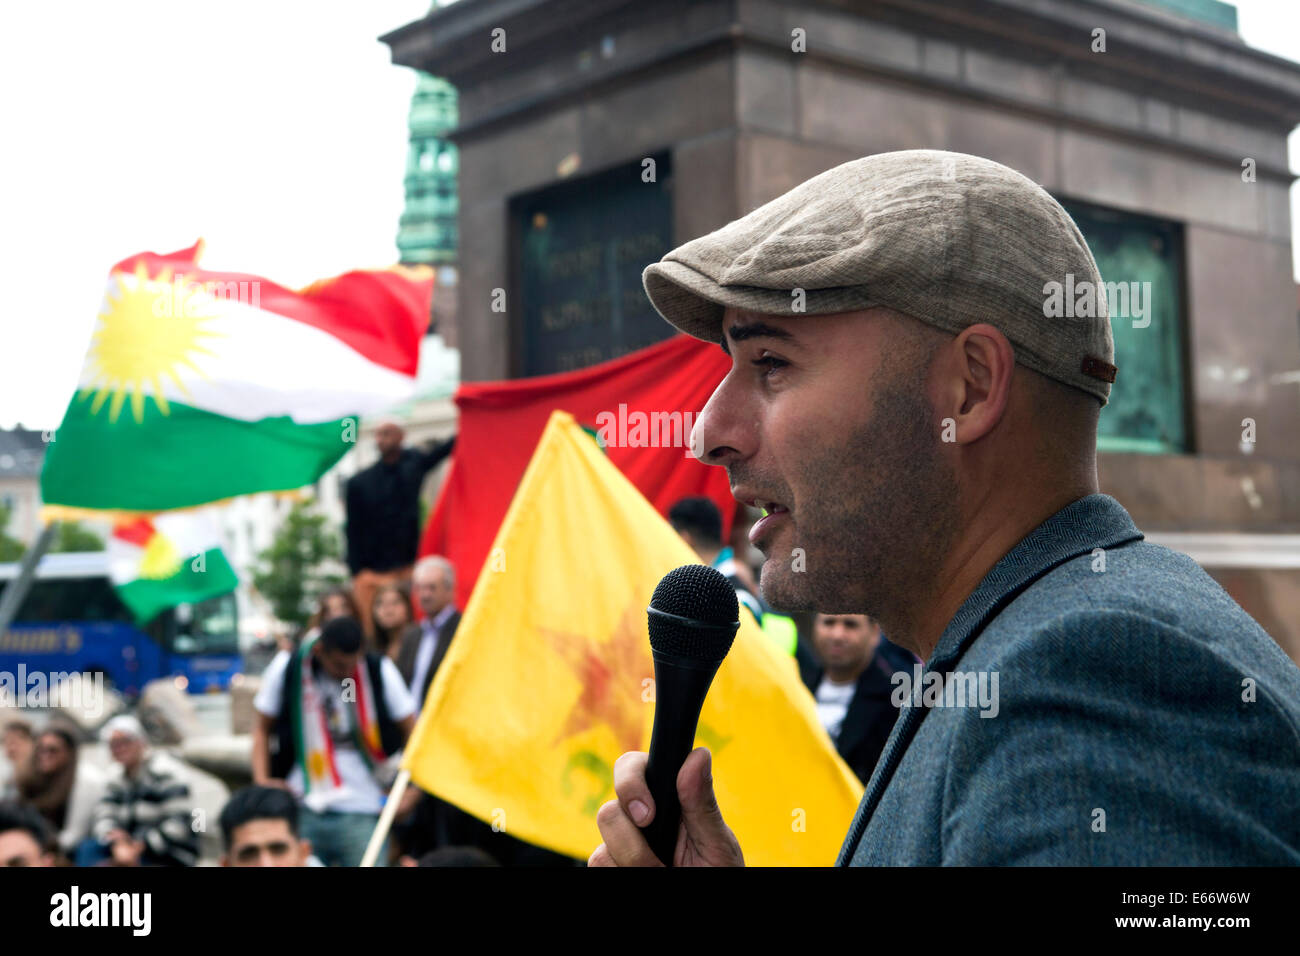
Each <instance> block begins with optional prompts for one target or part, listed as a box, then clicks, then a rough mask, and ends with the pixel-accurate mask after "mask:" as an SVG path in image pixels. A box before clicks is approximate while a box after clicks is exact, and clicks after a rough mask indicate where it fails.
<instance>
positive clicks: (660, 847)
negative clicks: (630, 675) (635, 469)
mask: <svg viewBox="0 0 1300 956" xmlns="http://www.w3.org/2000/svg"><path fill="white" fill-rule="evenodd" d="M646 612H647V615H648V617H649V624H650V650H651V652H652V653H653V655H654V661H655V724H654V730H653V731H651V734H650V755H649V759H648V760H647V761H646V767H645V779H646V783H647V784H648V785H649V787H650V795H651V796H652V797H653V798H654V802H655V817H654V819H653V820H651V821H650V823H649V825H647V826H646V827H645V828H644V829H643V830H642V832H643V833H644V834H645V838H646V842H648V843H649V844H650V849H651V850H653V851H654V854H655V856H657V857H659V859H660V861H661V862H662V863H663V864H664V866H672V865H673V851H674V850H675V849H676V847H677V829H678V825H679V824H680V822H681V819H682V805H681V801H679V800H678V799H677V772H678V771H679V770H681V769H682V764H683V763H685V762H686V758H687V757H688V756H689V755H690V753H691V749H692V748H693V746H694V744H695V725H696V724H697V723H699V720H700V710H701V709H702V708H703V707H704V697H705V695H706V694H708V692H709V685H710V684H711V683H713V675H714V674H716V673H717V672H718V666H719V665H720V664H721V663H722V660H723V658H725V657H726V656H727V651H729V650H731V643H732V641H734V640H735V639H736V630H737V629H738V628H739V627H740V606H739V604H738V603H737V601H736V589H735V588H734V587H732V585H731V582H730V581H728V580H727V579H726V578H725V577H723V576H722V575H721V574H720V573H718V571H716V570H715V569H713V568H710V567H707V566H706V565H703V564H685V565H682V567H680V568H677V569H675V570H673V571H669V572H668V573H667V574H665V575H664V577H663V580H661V581H660V582H659V585H658V586H657V587H656V588H655V593H654V596H653V597H652V598H651V599H650V606H649V607H648V608H646Z"/></svg>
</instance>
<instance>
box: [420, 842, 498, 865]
mask: <svg viewBox="0 0 1300 956" xmlns="http://www.w3.org/2000/svg"><path fill="white" fill-rule="evenodd" d="M416 865H417V866H500V865H501V864H500V863H498V862H497V859H496V857H494V856H493V855H492V854H490V853H488V852H487V851H486V850H482V849H479V848H478V847H476V846H444V847H439V848H438V849H436V850H430V851H429V852H428V853H426V854H424V856H422V857H420V859H419V861H418V862H417V863H416Z"/></svg>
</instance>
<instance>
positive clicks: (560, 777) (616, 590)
mask: <svg viewBox="0 0 1300 956" xmlns="http://www.w3.org/2000/svg"><path fill="white" fill-rule="evenodd" d="M695 561H696V557H695V555H694V553H693V552H692V551H691V550H690V549H689V548H688V547H687V546H686V545H685V544H684V543H683V542H682V540H681V539H680V538H679V537H678V536H677V534H676V533H675V532H674V531H673V530H672V528H671V527H669V525H668V523H667V522H666V521H665V520H664V519H663V518H662V517H660V516H659V514H658V513H657V512H656V511H655V509H654V507H653V506H652V505H651V504H650V503H649V502H648V501H647V500H646V499H645V498H644V497H643V496H642V495H641V493H640V492H639V491H637V489H636V487H635V486H633V485H632V483H631V482H630V481H628V479H627V478H625V477H624V476H623V474H622V473H621V472H620V471H619V470H618V469H617V468H616V467H615V466H614V465H613V463H611V462H610V461H609V459H607V458H606V457H605V456H604V454H602V452H601V450H600V448H599V446H598V445H597V444H596V442H595V441H593V440H592V437H591V436H590V435H589V434H587V433H586V432H585V431H584V430H583V429H582V428H581V427H580V426H579V425H578V424H576V423H575V421H574V419H573V416H571V415H569V414H568V413H567V412H560V411H557V412H554V413H553V414H552V415H551V418H550V421H549V422H548V423H547V425H546V428H545V430H544V431H543V433H542V437H541V440H540V442H539V443H538V445H537V450H536V451H535V452H534V454H533V458H532V461H531V462H530V463H529V465H528V468H527V470H526V471H525V473H524V476H523V480H522V482H521V483H520V485H519V490H518V492H517V493H516V494H515V497H514V500H513V501H512V502H511V504H510V508H509V510H508V511H507V513H506V517H505V521H504V522H503V524H502V525H501V528H500V530H499V531H498V532H497V537H496V540H495V542H494V544H493V547H492V550H491V552H490V553H489V555H488V558H487V561H486V563H485V564H484V566H483V570H482V572H481V573H480V574H479V578H478V582H477V584H476V585H475V587H474V591H473V594H472V596H471V597H470V600H469V605H468V607H467V608H466V610H465V616H464V618H463V619H462V620H461V623H460V627H459V628H458V629H457V632H456V637H455V639H454V640H453V641H452V642H451V646H450V648H449V650H448V652H447V657H446V659H445V660H444V661H443V663H442V666H441V667H439V669H438V673H437V676H436V677H435V679H434V682H433V686H432V687H431V688H430V689H429V698H428V700H427V701H426V702H425V705H424V707H423V709H422V710H421V712H420V717H419V721H418V722H417V724H416V727H415V731H414V733H413V735H412V737H411V739H410V741H409V743H408V745H407V747H406V752H405V757H404V758H403V764H402V766H403V767H404V768H405V769H407V770H409V771H410V772H411V777H412V779H413V780H414V781H415V782H416V783H417V784H418V785H419V786H420V787H421V788H423V789H424V790H427V791H430V792H432V793H435V794H437V795H438V796H440V797H443V798H444V799H446V800H449V801H451V802H452V803H454V804H456V805H458V806H460V807H461V808H463V809H464V810H466V811H468V812H469V813H472V814H473V815H475V816H477V817H479V818H481V819H483V820H487V821H490V822H491V823H493V824H494V825H496V826H499V827H501V828H504V829H505V830H506V832H508V833H512V834H514V835H515V836H517V837H520V838H522V839H524V840H528V841H530V842H532V843H537V844H540V845H542V846H545V847H548V848H551V849H554V850H557V851H559V852H561V853H565V854H568V855H570V856H575V857H581V858H586V857H587V856H588V855H590V853H591V851H592V850H594V849H595V848H596V847H597V846H598V845H599V844H600V832H599V830H598V829H597V827H596V811H597V809H599V807H600V805H601V804H602V803H604V802H605V801H607V800H611V799H613V798H614V781H613V768H614V761H615V760H616V759H617V758H618V756H619V755H620V754H622V753H623V752H625V751H628V750H646V749H647V748H648V747H649V744H650V731H651V728H652V724H653V721H654V680H653V678H654V664H653V661H652V659H651V656H650V644H649V636H648V634H647V631H646V610H645V609H646V606H647V605H648V604H649V603H650V597H651V595H652V594H653V592H654V588H655V585H656V584H658V583H659V579H660V578H661V577H662V576H663V575H664V574H666V573H667V572H669V571H671V570H672V569H673V568H675V567H678V566H680V565H683V564H690V563H693V562H695ZM696 743H697V745H703V746H707V747H708V748H709V749H710V750H711V751H712V752H713V779H714V788H715V791H716V793H717V797H718V803H719V805H720V806H721V808H722V812H723V815H724V816H725V817H726V820H727V823H728V824H729V825H730V826H731V828H732V830H734V831H735V833H736V836H737V838H738V839H739V840H740V845H741V847H742V849H743V850H744V853H745V859H746V860H747V861H748V862H750V863H754V864H758V865H769V866H771V865H785V866H789V865H814V866H818V865H820V866H830V865H831V864H833V863H834V862H835V856H836V853H837V852H838V851H839V848H840V844H841V842H842V841H843V838H844V833H845V832H846V831H847V829H848V827H849V824H850V822H851V821H852V819H853V814H854V810H855V809H856V807H857V803H858V800H859V799H860V797H861V795H862V786H861V784H859V783H858V781H857V778H856V777H854V775H853V773H852V771H850V770H849V768H848V767H847V766H846V765H845V764H844V762H843V761H842V760H841V759H840V757H839V755H838V754H837V753H836V752H835V748H834V746H833V745H832V744H831V741H830V738H829V737H827V735H826V733H825V731H824V730H823V729H822V726H821V724H820V722H819V721H818V719H817V713H816V707H815V705H814V703H813V699H812V696H811V695H810V694H809V693H808V691H807V689H806V688H805V687H804V686H803V684H802V682H801V681H800V680H799V675H798V673H797V672H796V670H795V665H794V662H793V660H792V659H791V658H790V657H789V655H786V654H782V653H781V652H780V651H778V650H777V649H776V648H775V647H773V646H772V644H771V643H770V642H769V641H768V640H766V639H765V638H764V637H763V635H762V633H761V632H760V631H759V629H758V626H757V624H755V623H754V621H753V619H752V618H750V617H749V616H748V615H744V614H742V615H741V624H740V631H739V633H738V634H737V635H736V640H735V643H734V644H733V646H732V649H731V653H730V654H728V656H727V658H726V660H725V661H724V662H723V664H722V667H721V668H720V669H719V671H718V674H717V677H716V678H715V679H714V681H713V687H712V689H711V690H710V692H709V696H708V699H707V700H706V702H705V704H704V711H703V713H702V714H701V717H700V724H699V730H698V733H697V738H696Z"/></svg>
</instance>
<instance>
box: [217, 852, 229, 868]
mask: <svg viewBox="0 0 1300 956" xmlns="http://www.w3.org/2000/svg"><path fill="white" fill-rule="evenodd" d="M217 865H218V866H230V856H229V854H226V853H223V854H221V856H220V857H219V858H218V859H217Z"/></svg>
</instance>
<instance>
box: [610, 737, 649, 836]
mask: <svg viewBox="0 0 1300 956" xmlns="http://www.w3.org/2000/svg"><path fill="white" fill-rule="evenodd" d="M649 756H650V755H649V754H647V753H645V752H644V751H641V750H630V751H628V752H627V753H625V754H623V756H621V757H619V758H618V759H617V760H616V761H614V792H615V793H616V794H618V800H619V803H621V804H623V811H624V812H625V813H626V814H627V815H628V816H630V817H631V818H632V820H633V822H635V823H636V825H637V826H639V827H643V826H645V825H646V824H647V823H649V822H650V821H651V820H653V819H654V816H655V801H654V798H653V797H652V796H650V785H649V784H648V783H646V781H645V765H646V760H647V759H648V758H649Z"/></svg>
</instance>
